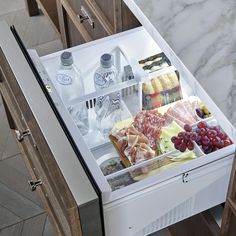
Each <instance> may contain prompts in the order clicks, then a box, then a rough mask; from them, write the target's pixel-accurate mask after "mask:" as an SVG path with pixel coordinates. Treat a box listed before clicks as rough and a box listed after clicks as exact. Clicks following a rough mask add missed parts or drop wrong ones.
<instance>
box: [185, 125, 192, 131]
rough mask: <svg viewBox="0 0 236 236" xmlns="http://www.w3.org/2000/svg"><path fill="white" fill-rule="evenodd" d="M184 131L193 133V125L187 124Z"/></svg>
mask: <svg viewBox="0 0 236 236" xmlns="http://www.w3.org/2000/svg"><path fill="white" fill-rule="evenodd" d="M184 130H185V131H187V132H191V131H192V127H191V125H189V124H185V125H184Z"/></svg>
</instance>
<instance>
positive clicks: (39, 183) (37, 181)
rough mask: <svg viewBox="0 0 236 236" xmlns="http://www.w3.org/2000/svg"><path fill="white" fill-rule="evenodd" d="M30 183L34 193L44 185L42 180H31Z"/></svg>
mask: <svg viewBox="0 0 236 236" xmlns="http://www.w3.org/2000/svg"><path fill="white" fill-rule="evenodd" d="M28 183H29V186H30V189H31V191H32V192H33V191H35V190H36V188H37V187H38V186H40V185H42V184H43V182H42V180H41V179H39V180H36V181H33V180H29V181H28Z"/></svg>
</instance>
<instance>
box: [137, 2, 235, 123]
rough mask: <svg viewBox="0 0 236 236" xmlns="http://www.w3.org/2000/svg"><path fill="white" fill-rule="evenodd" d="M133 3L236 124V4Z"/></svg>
mask: <svg viewBox="0 0 236 236" xmlns="http://www.w3.org/2000/svg"><path fill="white" fill-rule="evenodd" d="M132 1H133V2H134V3H135V4H136V5H137V7H138V8H140V9H141V11H142V12H143V13H144V15H145V16H146V18H147V19H148V20H149V21H150V22H151V24H152V25H154V26H155V28H156V29H157V30H158V31H159V33H160V34H161V35H162V36H163V38H164V39H165V40H166V41H167V43H168V44H169V45H170V47H171V48H172V49H173V50H174V51H175V53H176V54H177V55H178V56H179V57H180V59H181V60H182V61H183V63H184V64H185V65H186V66H187V68H188V69H189V70H190V71H191V72H192V73H193V75H194V76H195V77H196V78H197V80H198V81H199V82H200V83H201V85H202V86H203V87H204V89H205V90H206V91H207V92H208V94H209V95H210V96H211V98H212V99H213V100H214V101H215V103H216V104H217V105H218V106H219V107H220V109H221V110H222V111H223V112H224V114H225V115H226V116H227V117H228V118H229V120H230V121H231V122H232V123H233V124H234V125H236V112H235V110H236V109H235V108H236V105H234V104H235V103H236V76H235V75H236V65H235V63H236V1H235V0H132ZM141 22H142V20H141Z"/></svg>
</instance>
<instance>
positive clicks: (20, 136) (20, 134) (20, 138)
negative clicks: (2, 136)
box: [15, 129, 31, 142]
mask: <svg viewBox="0 0 236 236" xmlns="http://www.w3.org/2000/svg"><path fill="white" fill-rule="evenodd" d="M15 133H16V138H17V140H18V141H19V142H21V141H23V139H24V137H25V136H28V135H30V134H31V133H30V131H29V130H28V129H27V130H25V131H23V132H21V131H19V130H17V129H16V130H15Z"/></svg>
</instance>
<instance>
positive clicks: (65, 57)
mask: <svg viewBox="0 0 236 236" xmlns="http://www.w3.org/2000/svg"><path fill="white" fill-rule="evenodd" d="M61 64H62V65H63V66H71V65H72V64H73V57H72V53H71V52H67V51H65V52H63V53H62V54H61Z"/></svg>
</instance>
